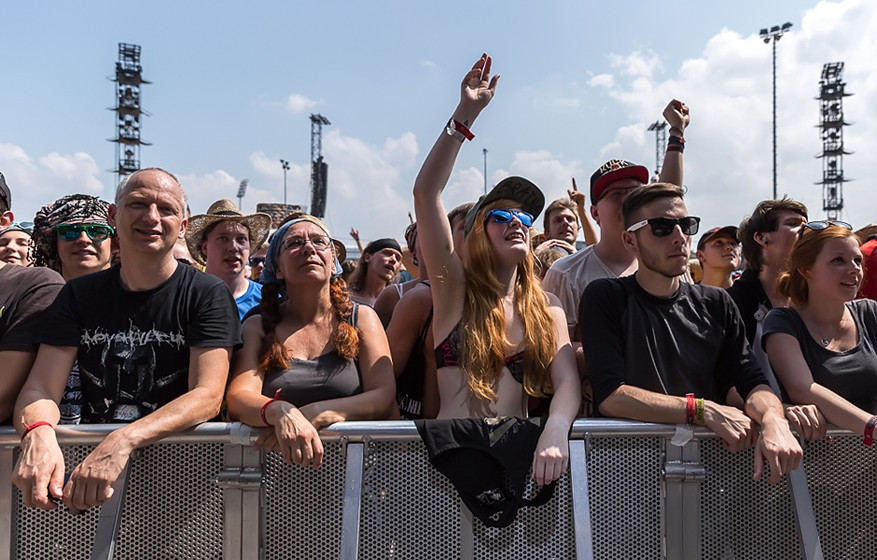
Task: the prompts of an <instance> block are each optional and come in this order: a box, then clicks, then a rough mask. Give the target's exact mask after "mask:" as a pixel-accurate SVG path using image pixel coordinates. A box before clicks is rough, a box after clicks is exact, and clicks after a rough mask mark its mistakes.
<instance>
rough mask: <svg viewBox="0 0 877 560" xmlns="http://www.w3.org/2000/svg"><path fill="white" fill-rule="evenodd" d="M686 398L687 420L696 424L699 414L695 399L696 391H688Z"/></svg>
mask: <svg viewBox="0 0 877 560" xmlns="http://www.w3.org/2000/svg"><path fill="white" fill-rule="evenodd" d="M685 399H686V403H685V421H686V422H688V423H689V424H694V419H695V417H696V415H697V404H696V403H695V400H694V393H688V394H687V395H685Z"/></svg>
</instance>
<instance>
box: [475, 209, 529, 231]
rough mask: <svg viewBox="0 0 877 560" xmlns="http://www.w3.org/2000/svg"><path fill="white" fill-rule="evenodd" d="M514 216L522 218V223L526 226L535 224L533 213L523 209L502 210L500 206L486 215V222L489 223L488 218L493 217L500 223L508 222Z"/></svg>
mask: <svg viewBox="0 0 877 560" xmlns="http://www.w3.org/2000/svg"><path fill="white" fill-rule="evenodd" d="M514 218H517V219H518V220H520V222H521V225H523V226H524V227H530V226H532V225H533V215H532V214H530V213H528V212H524V211H523V210H500V209H498V208H496V209H494V210H490V211H489V212H487V214H485V215H484V223H487V220H490V219H493V221H494V222H496V223H498V224H507V223H509V222H511V221H512V219H514Z"/></svg>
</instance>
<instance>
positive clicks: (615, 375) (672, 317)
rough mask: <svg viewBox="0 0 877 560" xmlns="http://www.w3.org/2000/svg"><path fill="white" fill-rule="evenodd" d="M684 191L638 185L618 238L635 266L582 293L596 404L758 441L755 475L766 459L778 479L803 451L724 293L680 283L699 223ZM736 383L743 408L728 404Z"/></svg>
mask: <svg viewBox="0 0 877 560" xmlns="http://www.w3.org/2000/svg"><path fill="white" fill-rule="evenodd" d="M682 196H683V191H682V189H681V188H680V187H678V186H676V185H670V184H666V183H656V184H653V185H649V186H647V187H645V186H644V187H640V188H638V189H635V190H634V191H632V192H631V193H630V194H629V195H628V196H627V198H626V199H625V200H624V203H623V205H622V216H623V220H624V228H625V229H624V233H623V234H622V240H623V243H624V246H625V248H626V249H627V250H628V251H630V253H631V254H632V255H633V256H634V257H635V258H636V260H637V264H638V267H637V271H636V273H634V274H633V275H631V276H627V277H624V278H611V279H610V278H604V279H599V280H594V281H593V282H591V283H590V285H588V287H587V289H586V290H585V293H584V294H583V295H582V305H581V310H580V315H581V321H580V324H581V328H582V343H583V346H584V351H585V359H586V360H587V362H588V370H589V372H590V374H591V382H592V384H593V387H594V404H595V405H596V407H597V410H598V411H599V412H600V414H602V415H603V416H607V417H615V418H630V419H632V420H640V421H643V422H656V423H661V424H682V423H684V422H687V423H688V424H697V425H703V426H706V427H708V428H709V429H711V430H712V431H713V432H715V433H716V434H717V435H718V436H719V437H721V438H722V440H723V442H724V443H725V447H726V448H728V449H729V450H730V451H739V450H742V449H746V448H748V447H755V461H754V466H753V471H754V478H756V479H758V478H759V477H760V476H761V474H762V473H763V471H764V462H765V461H767V462H768V463H769V464H770V478H769V482H771V483H776V482H778V481H779V480H780V477H781V476H782V475H784V474H788V473H789V472H791V471H792V470H794V469H796V468H797V467H798V465H799V464H800V462H801V457H802V455H803V452H802V451H801V446H800V445H798V442H797V441H796V439H795V437H794V436H793V435H792V433H791V431H790V429H789V423H788V422H787V421H786V419H785V413H784V411H783V407H782V405H781V404H780V400H779V398H777V396H776V394H774V393H773V391H772V390H771V389H770V387H769V386H768V382H767V379H766V378H765V376H764V374H763V373H762V370H761V368H760V367H759V366H758V363H757V362H756V360H755V358H754V356H753V354H752V353H751V351H750V348H749V343H748V341H747V340H746V334H745V331H744V327H743V320H742V318H741V317H740V312H739V311H738V310H737V307H736V306H735V305H734V302H733V301H731V298H730V296H729V295H728V293H727V292H726V291H725V290H723V289H721V288H715V287H712V286H700V285H695V284H689V283H686V282H682V281H681V280H680V278H681V276H682V275H683V274H684V273H685V271H686V270H687V268H688V255H689V250H690V245H691V236H692V235H695V234H697V229H698V226H699V223H700V218H697V217H694V216H690V215H689V214H688V209H687V208H686V206H685V202H684V201H683V199H682ZM734 389H736V393H738V394H739V395H740V396H741V397H742V398H743V400H744V401H745V412H746V413H745V414H744V411H743V410H740V409H738V408H736V407H734V406H730V405H728V404H726V403H728V402H733V400H735V397H736V394H735V393H734V392H733V390H734ZM759 426H760V427H761V431H760V432H759V430H758V427H759Z"/></svg>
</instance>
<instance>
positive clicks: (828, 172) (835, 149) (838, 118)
mask: <svg viewBox="0 0 877 560" xmlns="http://www.w3.org/2000/svg"><path fill="white" fill-rule="evenodd" d="M843 69H844V63H843V62H829V63H827V64H825V65H823V67H822V79H821V80H820V81H819V97H817V98H816V99H818V100H819V110H820V118H819V128H820V132H821V135H822V153H821V154H819V155H818V156H816V157H817V158H822V181H820V182H818V183H816V184H817V185H822V209H823V210H824V211H825V214H826V216H827V217H828V219H829V220H837V219H839V218H840V214H841V212H842V211H843V207H844V197H843V184H844V183H846V182H848V181H850V179H847V178H846V177H844V169H843V157H844V155H849V154H851V153H852V152H846V151H844V133H843V127H845V126H848V125H849V124H850V123H848V122H846V121H844V112H843V98H844V97H849V96H850V95H852V94H850V93H845V92H844V86H846V83H844V82H843V81H842V79H841V74H842V73H843Z"/></svg>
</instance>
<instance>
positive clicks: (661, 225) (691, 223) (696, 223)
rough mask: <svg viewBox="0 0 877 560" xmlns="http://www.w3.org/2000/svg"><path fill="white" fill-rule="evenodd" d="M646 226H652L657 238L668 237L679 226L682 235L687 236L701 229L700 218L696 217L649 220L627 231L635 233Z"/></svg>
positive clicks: (636, 224) (634, 225) (653, 233)
mask: <svg viewBox="0 0 877 560" xmlns="http://www.w3.org/2000/svg"><path fill="white" fill-rule="evenodd" d="M646 225H649V226H651V228H652V235H654V236H655V237H667V236H668V235H670V234H671V233H673V229H675V228H676V226H679V229H681V230H682V233H684V234H685V235H694V234H696V233H697V230H698V229H699V228H700V218H698V217H696V216H685V217H684V218H649V219H648V220H643V221H641V222H637V223H635V224H633V225H632V226H630V227H629V228H627V231H629V232H631V233H633V232H635V231H637V230H639V229H642V228H644V227H645V226H646Z"/></svg>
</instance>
